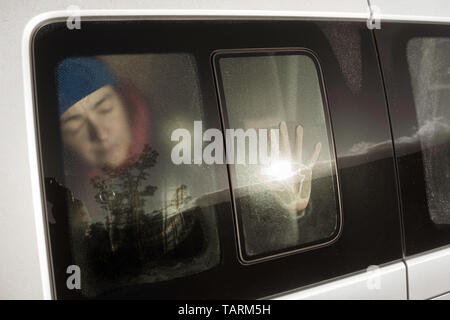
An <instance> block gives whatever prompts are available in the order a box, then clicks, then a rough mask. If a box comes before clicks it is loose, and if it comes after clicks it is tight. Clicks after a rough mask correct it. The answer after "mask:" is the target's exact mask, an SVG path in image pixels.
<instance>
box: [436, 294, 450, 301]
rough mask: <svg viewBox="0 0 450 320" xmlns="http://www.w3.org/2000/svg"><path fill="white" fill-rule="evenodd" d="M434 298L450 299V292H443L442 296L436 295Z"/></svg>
mask: <svg viewBox="0 0 450 320" xmlns="http://www.w3.org/2000/svg"><path fill="white" fill-rule="evenodd" d="M433 300H450V293H446V294H443V295H442V296H439V297H436V298H434V299H433Z"/></svg>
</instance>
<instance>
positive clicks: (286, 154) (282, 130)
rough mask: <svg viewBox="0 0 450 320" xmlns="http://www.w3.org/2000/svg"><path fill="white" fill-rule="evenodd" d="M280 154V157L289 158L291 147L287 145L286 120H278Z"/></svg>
mask: <svg viewBox="0 0 450 320" xmlns="http://www.w3.org/2000/svg"><path fill="white" fill-rule="evenodd" d="M280 140H281V141H280V142H281V143H280V145H281V146H280V149H281V150H280V156H281V158H282V159H285V160H291V147H290V146H289V135H288V131H287V125H286V122H284V121H281V122H280Z"/></svg>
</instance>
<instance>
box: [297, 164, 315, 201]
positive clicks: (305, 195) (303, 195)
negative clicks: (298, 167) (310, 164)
mask: <svg viewBox="0 0 450 320" xmlns="http://www.w3.org/2000/svg"><path fill="white" fill-rule="evenodd" d="M304 175H305V178H304V179H303V181H302V184H301V187H300V189H299V193H298V195H299V198H300V199H307V200H309V197H310V196H311V179H312V170H311V169H306V170H305V171H304Z"/></svg>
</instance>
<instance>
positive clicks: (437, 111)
mask: <svg viewBox="0 0 450 320" xmlns="http://www.w3.org/2000/svg"><path fill="white" fill-rule="evenodd" d="M449 55H450V39H448V38H413V39H411V40H409V41H408V45H407V58H408V66H409V71H410V75H411V82H412V83H411V84H412V91H413V96H414V103H415V108H416V114H417V131H416V133H415V134H414V135H413V136H411V137H404V138H401V139H403V140H404V141H399V142H400V143H402V142H409V143H419V144H420V148H421V151H422V160H423V168H424V172H425V185H426V196H427V202H428V210H429V214H430V218H431V220H432V221H433V222H434V223H435V224H450V196H449V195H450V107H449V101H450V60H449V58H448V57H449Z"/></svg>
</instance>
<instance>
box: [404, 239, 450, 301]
mask: <svg viewBox="0 0 450 320" xmlns="http://www.w3.org/2000/svg"><path fill="white" fill-rule="evenodd" d="M406 264H407V266H408V277H409V297H410V299H430V298H433V297H436V296H439V295H442V294H444V293H446V292H450V246H448V247H445V248H441V249H439V250H435V251H433V252H428V253H425V254H421V255H418V256H415V257H411V258H407V259H406Z"/></svg>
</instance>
